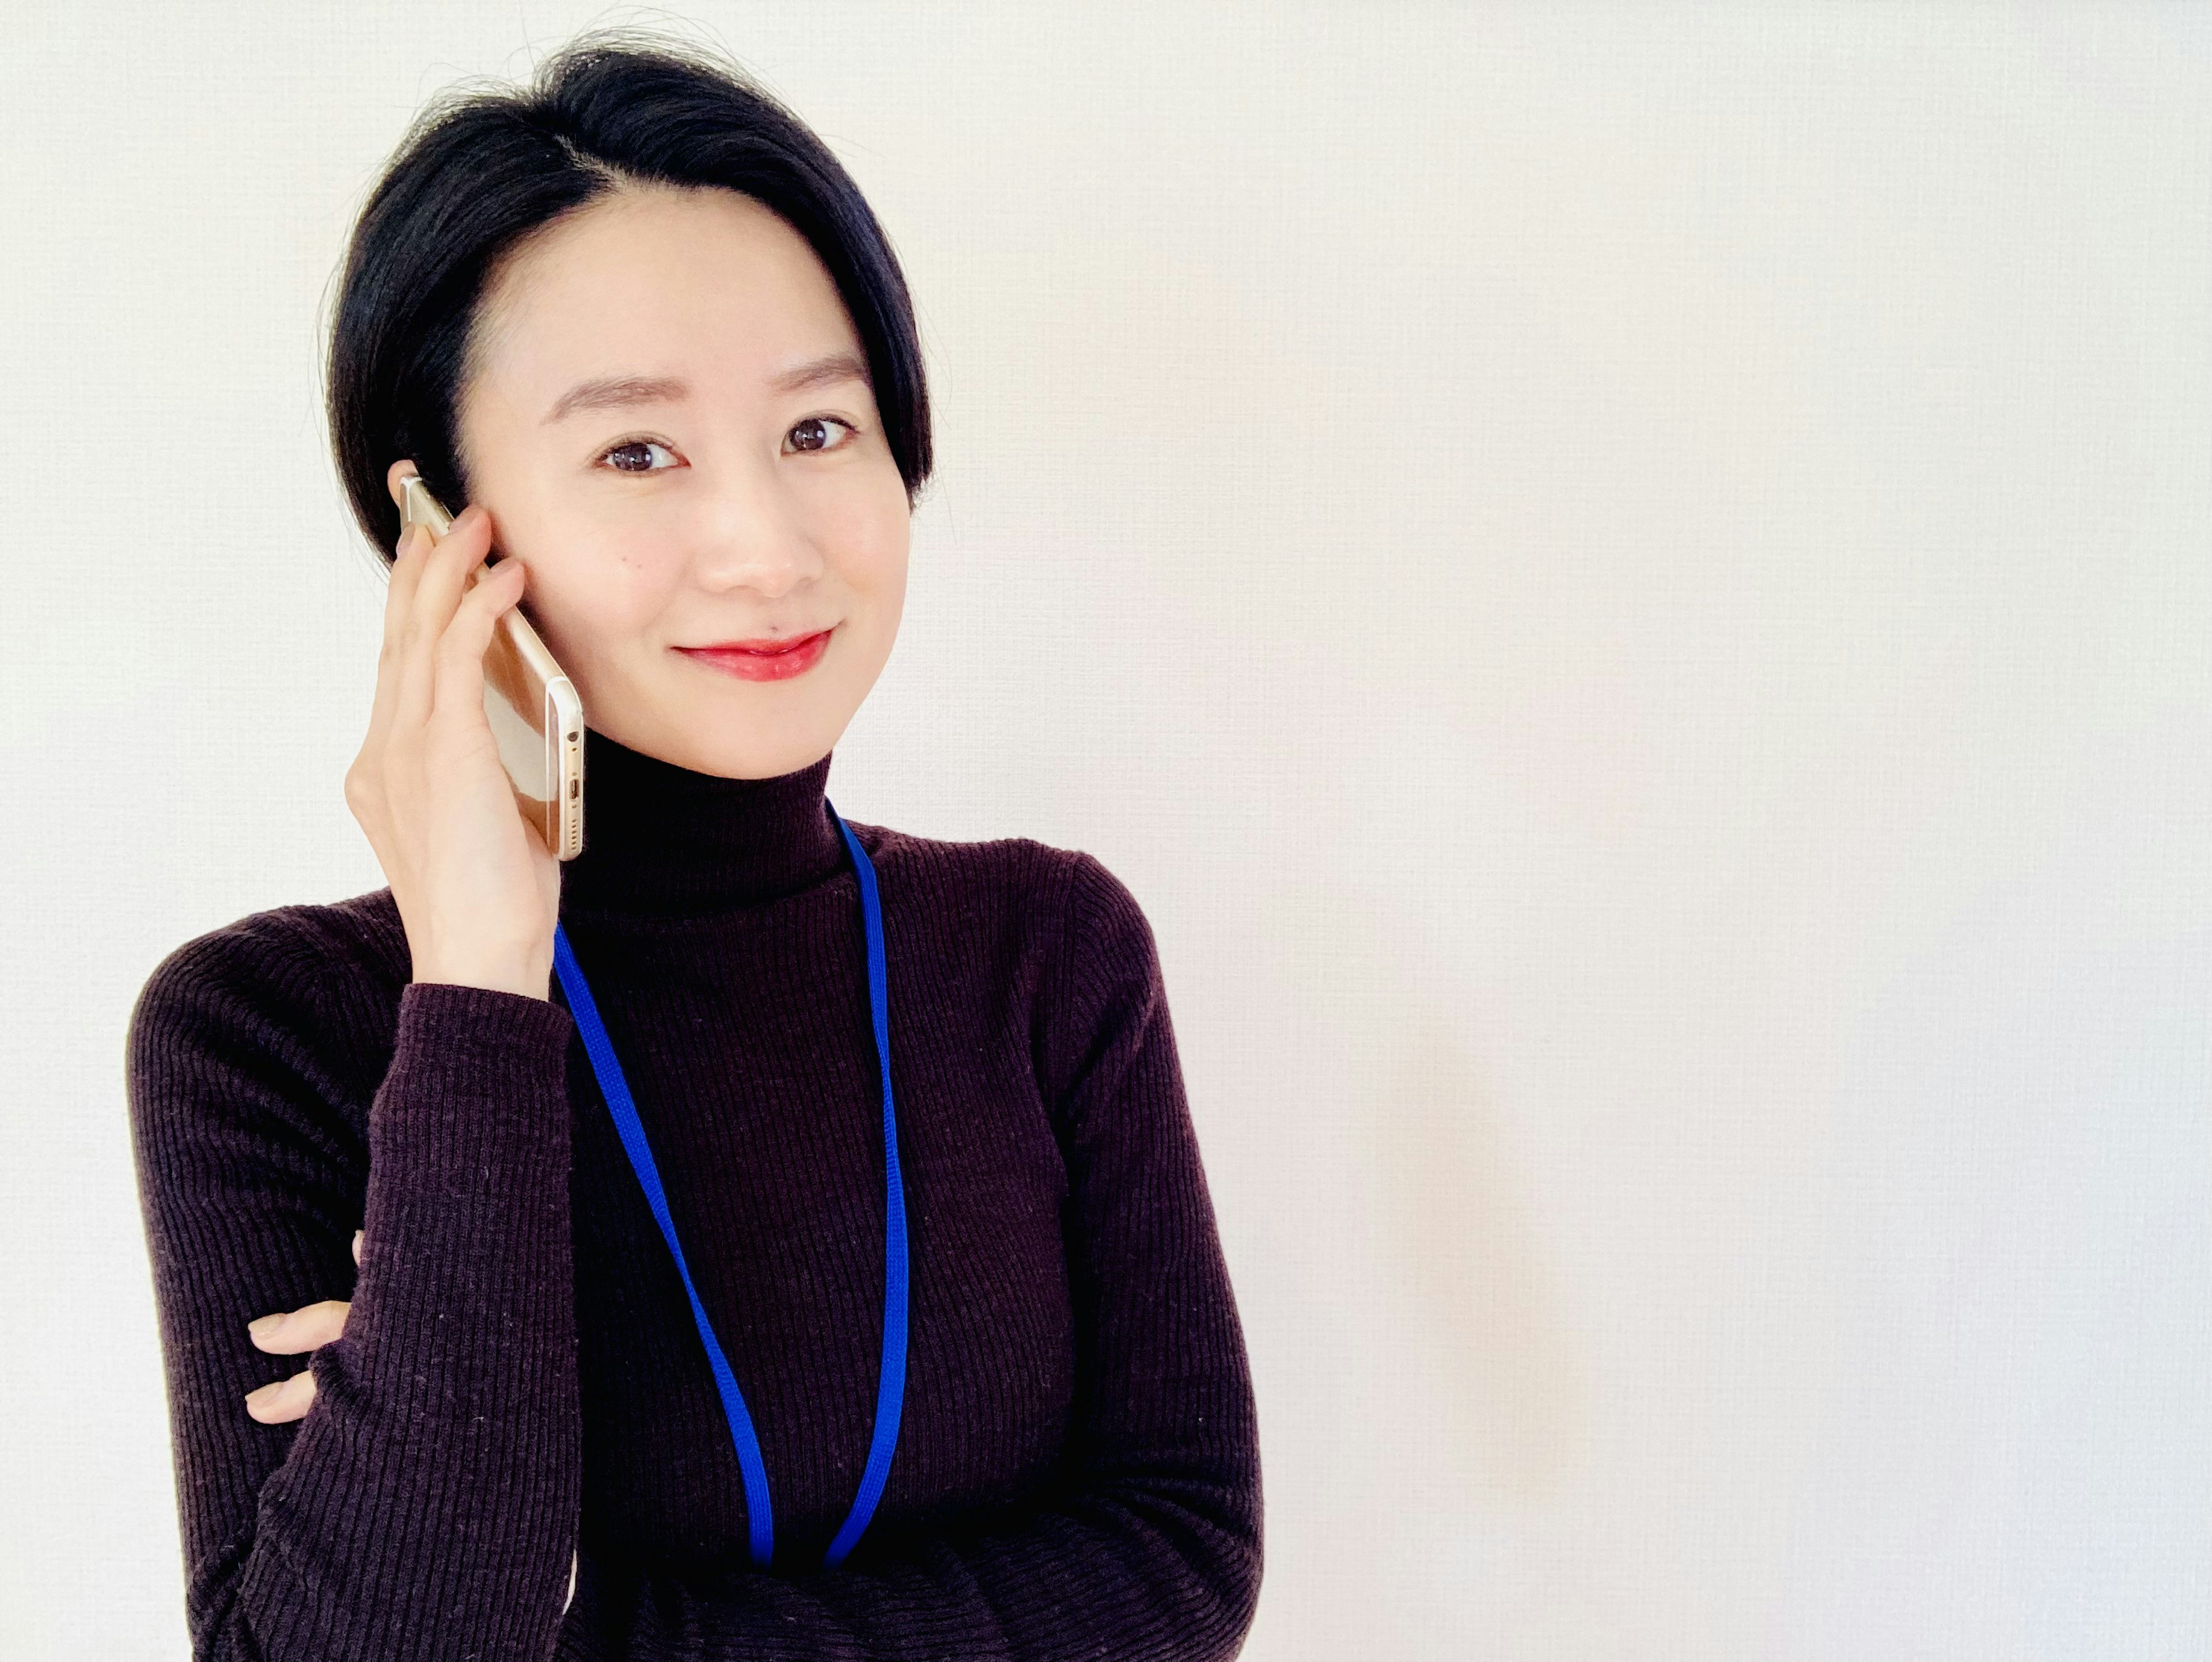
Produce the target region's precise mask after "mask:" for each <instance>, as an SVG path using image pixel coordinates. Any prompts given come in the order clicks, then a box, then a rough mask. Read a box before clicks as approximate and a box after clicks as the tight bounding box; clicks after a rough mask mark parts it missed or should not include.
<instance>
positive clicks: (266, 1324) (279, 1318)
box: [246, 1313, 284, 1339]
mask: <svg viewBox="0 0 2212 1662" xmlns="http://www.w3.org/2000/svg"><path fill="white" fill-rule="evenodd" d="M283 1324H284V1318H283V1315H282V1314H281V1313H279V1314H277V1315H274V1316H256V1317H255V1318H253V1319H252V1321H250V1322H248V1323H246V1331H247V1332H248V1333H250V1334H252V1336H253V1337H254V1338H256V1339H265V1338H267V1337H268V1336H270V1334H272V1333H274V1332H275V1331H276V1330H277V1329H278V1328H280V1327H282V1326H283Z"/></svg>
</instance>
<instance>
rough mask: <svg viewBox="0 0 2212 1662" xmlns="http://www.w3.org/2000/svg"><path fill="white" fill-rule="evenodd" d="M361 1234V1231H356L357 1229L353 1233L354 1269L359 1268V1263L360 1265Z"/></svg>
mask: <svg viewBox="0 0 2212 1662" xmlns="http://www.w3.org/2000/svg"><path fill="white" fill-rule="evenodd" d="M361 1238H362V1231H361V1230H358V1229H356V1230H355V1231H354V1232H353V1261H354V1263H355V1265H356V1268H358V1267H359V1265H360V1263H361Z"/></svg>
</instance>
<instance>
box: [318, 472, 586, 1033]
mask: <svg viewBox="0 0 2212 1662" xmlns="http://www.w3.org/2000/svg"><path fill="white" fill-rule="evenodd" d="M412 471H413V464H412V463H410V462H405V461H399V462H394V463H393V464H392V472H391V475H390V476H389V479H388V481H387V482H388V483H389V484H391V485H392V494H393V496H395V497H397V496H398V495H399V490H398V485H399V482H400V480H402V479H403V478H405V477H406V476H407V475H408V474H409V473H410V472H412ZM490 546H491V522H490V518H489V515H488V514H486V513H485V512H484V510H483V507H482V506H481V505H479V504H476V503H471V505H470V506H469V507H467V508H464V509H463V510H462V511H461V512H460V514H458V515H457V516H456V517H455V518H454V521H453V530H452V531H451V532H450V533H447V536H446V537H445V538H444V539H443V540H442V541H439V542H437V543H436V544H435V545H433V543H432V539H431V536H430V533H429V532H428V530H426V529H424V528H422V527H419V526H418V527H415V528H414V529H412V530H410V532H408V533H407V534H406V535H405V536H404V537H403V538H401V539H400V542H399V549H398V557H397V558H395V560H394V561H393V563H392V589H391V593H390V594H389V595H387V596H386V600H385V606H384V645H383V648H382V650H381V651H380V653H379V654H378V655H377V661H376V701H375V703H374V707H373V709H371V712H370V715H369V723H368V738H367V739H366V740H363V741H362V747H361V753H360V754H359V755H358V756H356V758H354V762H353V765H352V766H351V767H349V768H348V769H347V770H346V776H345V796H346V806H347V807H349V808H351V809H352V810H353V816H354V818H355V819H357V820H359V821H360V822H361V828H362V831H365V832H367V833H368V842H369V846H370V847H371V848H372V849H374V850H375V851H376V858H377V861H378V863H379V864H380V865H381V866H382V867H383V868H384V874H385V876H386V879H387V880H389V881H390V882H391V885H392V898H393V900H394V901H396V902H397V903H398V907H399V917H400V921H401V922H402V923H403V924H404V925H405V927H406V930H407V948H408V953H409V954H410V958H411V959H412V960H413V965H414V979H415V980H416V981H438V982H450V983H458V984H459V985H461V986H467V987H488V988H493V989H499V990H502V991H506V992H513V993H521V994H524V995H526V996H528V997H531V998H544V997H545V996H547V995H548V991H549V986H550V980H551V977H552V973H553V926H554V923H555V922H556V919H557V918H558V917H559V916H560V903H561V862H560V861H558V860H557V859H556V858H555V857H554V855H553V851H552V850H551V849H548V848H547V847H546V846H545V839H544V837H542V836H540V835H539V834H538V831H536V829H535V828H533V827H532V825H530V824H529V823H528V822H527V821H526V820H525V819H523V817H522V814H521V812H520V809H519V808H518V807H517V806H516V802H515V794H514V787H513V784H512V783H510V782H509V781H508V779H507V770H506V768H505V767H504V766H502V765H501V762H500V759H499V742H498V740H496V739H495V738H494V737H493V736H492V730H491V722H490V721H489V718H488V717H487V716H486V715H484V709H483V657H484V649H485V648H487V647H489V645H490V644H491V635H492V630H493V629H494V628H495V626H496V625H497V624H498V621H499V618H500V616H501V614H502V613H503V612H506V611H507V608H508V607H509V606H513V605H514V604H515V603H516V602H517V601H518V600H520V599H521V598H522V589H523V583H524V581H525V572H524V569H523V566H522V563H521V562H520V561H519V560H513V559H505V560H501V562H500V563H498V564H497V565H495V566H494V567H493V568H492V569H491V575H489V577H487V578H485V579H484V580H483V581H480V582H478V583H477V584H476V585H475V587H467V580H468V575H469V573H471V571H473V570H475V569H476V568H477V565H479V564H480V563H482V562H483V558H484V556H485V554H486V553H487V552H488V551H489V549H490ZM464 591H465V592H464Z"/></svg>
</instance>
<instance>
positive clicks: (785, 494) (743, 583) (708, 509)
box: [691, 465, 823, 600]
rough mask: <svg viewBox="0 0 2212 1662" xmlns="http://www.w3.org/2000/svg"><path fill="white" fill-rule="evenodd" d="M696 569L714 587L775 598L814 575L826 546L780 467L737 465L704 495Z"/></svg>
mask: <svg viewBox="0 0 2212 1662" xmlns="http://www.w3.org/2000/svg"><path fill="white" fill-rule="evenodd" d="M692 548H693V554H692V561H691V564H692V575H693V577H694V579H695V580H696V581H697V582H698V584H699V586H700V587H702V588H705V589H709V590H712V591H714V592H715V593H718V594H719V593H721V592H723V591H726V590H728V589H733V588H751V589H755V590H757V591H758V592H759V593H760V594H763V595H765V596H766V597H768V598H769V599H770V600H775V599H777V598H779V597H781V596H782V595H784V594H787V593H789V592H790V591H791V590H792V589H794V588H797V587H801V586H803V585H805V584H806V583H808V582H811V581H813V580H814V579H815V578H817V576H819V575H821V572H822V569H823V559H822V551H821V549H820V548H819V547H818V546H817V544H816V541H815V539H814V534H813V529H812V527H811V526H810V525H809V524H808V522H807V521H806V518H805V514H804V513H803V512H802V511H801V507H800V504H799V502H798V501H797V500H795V499H794V497H793V495H792V493H791V492H790V491H788V490H786V489H784V488H783V486H782V484H781V481H780V480H779V479H778V478H777V477H776V472H775V467H774V466H772V465H771V466H765V467H755V468H750V469H733V470H731V471H730V472H726V474H725V475H724V477H723V478H721V479H720V481H718V482H717V483H716V484H715V486H714V488H713V489H712V490H706V491H702V492H701V493H700V496H699V519H698V521H697V523H696V526H695V527H694V530H693V539H692Z"/></svg>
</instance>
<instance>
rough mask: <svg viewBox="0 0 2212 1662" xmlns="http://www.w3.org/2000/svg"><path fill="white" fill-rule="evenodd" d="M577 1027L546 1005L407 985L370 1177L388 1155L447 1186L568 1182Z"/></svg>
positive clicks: (484, 991)
mask: <svg viewBox="0 0 2212 1662" xmlns="http://www.w3.org/2000/svg"><path fill="white" fill-rule="evenodd" d="M574 1031H575V1021H574V1018H573V1017H572V1016H570V1015H569V1014H568V1011H567V1010H565V1009H563V1008H562V1007H561V1006H559V1005H557V1004H555V1003H553V1002H551V1001H550V1000H546V999H542V998H528V997H526V996H524V995H522V994H520V993H510V992H501V991H496V990H495V989H490V988H487V987H464V986H460V985H458V984H455V983H447V982H410V983H408V984H407V986H406V987H404V989H401V992H400V995H399V1023H398V1032H397V1035H396V1037H395V1038H394V1041H393V1044H392V1065H391V1067H390V1068H388V1069H387V1070H386V1074H385V1076H384V1083H383V1085H382V1087H380V1089H379V1090H378V1092H377V1093H376V1099H375V1102H374V1105H372V1108H371V1110H370V1114H369V1166H370V1171H371V1172H372V1174H373V1173H374V1172H375V1169H376V1166H377V1162H378V1161H379V1160H385V1161H386V1162H387V1167H388V1168H389V1167H391V1166H396V1167H398V1168H400V1169H402V1170H405V1171H410V1172H414V1173H416V1174H418V1175H420V1176H421V1177H422V1178H427V1179H430V1180H431V1181H432V1183H433V1184H434V1186H435V1187H438V1188H441V1189H444V1190H447V1192H449V1193H454V1192H463V1191H467V1192H475V1191H477V1190H481V1189H483V1187H485V1186H486V1185H490V1186H494V1187H503V1186H505V1185H507V1184H513V1182H514V1181H515V1179H516V1178H518V1177H519V1176H520V1175H521V1174H522V1173H523V1172H530V1171H537V1172H542V1173H544V1175H546V1176H547V1177H551V1176H553V1175H554V1174H556V1172H557V1173H558V1174H559V1175H560V1176H561V1178H562V1181H563V1182H564V1183H565V1181H566V1177H567V1172H568V1040H569V1038H570V1036H571V1034H572V1033H573V1032H574ZM372 1233H374V1232H373V1231H372Z"/></svg>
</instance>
